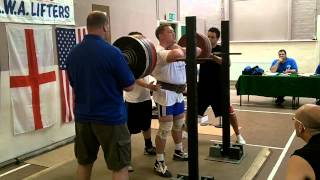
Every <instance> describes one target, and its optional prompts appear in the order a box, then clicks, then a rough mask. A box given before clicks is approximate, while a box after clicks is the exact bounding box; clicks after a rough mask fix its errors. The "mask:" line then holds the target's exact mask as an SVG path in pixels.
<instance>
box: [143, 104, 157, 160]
mask: <svg viewBox="0 0 320 180" xmlns="http://www.w3.org/2000/svg"><path fill="white" fill-rule="evenodd" d="M140 108H141V109H140V110H139V112H141V113H142V114H144V115H142V116H141V129H142V134H143V137H144V144H145V148H144V154H145V155H156V148H155V147H154V146H153V145H152V140H151V120H152V102H151V100H147V101H144V102H142V106H141V107H140Z"/></svg>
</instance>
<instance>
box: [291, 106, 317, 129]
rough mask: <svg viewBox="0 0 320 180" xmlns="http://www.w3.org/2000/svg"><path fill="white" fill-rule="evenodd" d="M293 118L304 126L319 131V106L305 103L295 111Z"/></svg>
mask: <svg viewBox="0 0 320 180" xmlns="http://www.w3.org/2000/svg"><path fill="white" fill-rule="evenodd" d="M295 118H296V119H298V120H299V121H301V122H302V124H303V125H304V126H305V127H306V128H309V129H313V130H317V131H319V132H320V106H317V105H314V104H305V105H303V106H301V107H300V108H299V109H298V110H297V111H296V114H295Z"/></svg>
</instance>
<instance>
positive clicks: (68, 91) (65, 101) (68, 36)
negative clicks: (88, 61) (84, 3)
mask: <svg viewBox="0 0 320 180" xmlns="http://www.w3.org/2000/svg"><path fill="white" fill-rule="evenodd" d="M85 34H87V30H86V27H77V28H75V29H70V28H56V41H57V51H58V52H57V54H58V65H59V80H60V98H61V118H62V121H63V122H70V121H73V120H74V113H73V108H74V93H73V90H72V87H71V86H70V83H69V79H68V76H67V71H66V60H67V56H68V54H69V52H70V51H71V49H72V48H73V47H74V46H75V45H76V44H78V43H80V42H81V40H82V39H83V37H84V35H85Z"/></svg>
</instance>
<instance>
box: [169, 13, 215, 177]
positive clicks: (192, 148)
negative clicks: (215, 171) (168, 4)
mask: <svg viewBox="0 0 320 180" xmlns="http://www.w3.org/2000/svg"><path fill="white" fill-rule="evenodd" d="M186 31H187V49H186V53H187V59H186V62H187V89H188V91H187V98H188V101H187V109H188V111H187V117H188V121H187V127H188V152H189V160H188V172H189V174H178V175H177V178H173V179H180V180H198V179H199V161H198V158H199V157H198V106H197V103H198V102H197V99H198V98H197V97H198V93H197V64H196V17H195V16H190V17H186ZM213 179H214V177H213V176H202V177H201V180H213Z"/></svg>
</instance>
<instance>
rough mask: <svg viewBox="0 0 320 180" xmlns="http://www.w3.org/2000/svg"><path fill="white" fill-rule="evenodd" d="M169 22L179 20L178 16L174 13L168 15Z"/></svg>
mask: <svg viewBox="0 0 320 180" xmlns="http://www.w3.org/2000/svg"><path fill="white" fill-rule="evenodd" d="M167 20H168V21H175V20H177V14H176V13H173V12H169V13H167Z"/></svg>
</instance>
